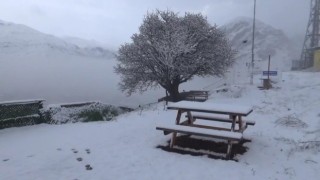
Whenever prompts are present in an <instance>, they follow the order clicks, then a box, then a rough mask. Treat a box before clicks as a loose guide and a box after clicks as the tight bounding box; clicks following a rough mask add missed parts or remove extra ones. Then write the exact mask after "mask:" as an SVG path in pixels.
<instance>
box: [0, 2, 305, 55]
mask: <svg viewBox="0 0 320 180" xmlns="http://www.w3.org/2000/svg"><path fill="white" fill-rule="evenodd" d="M309 6H310V1H309V0H257V19H260V20H262V21H264V22H266V23H268V24H271V25H273V26H274V27H276V28H279V29H283V30H284V31H285V32H286V33H287V34H288V35H289V36H292V35H295V34H304V33H305V32H304V31H305V30H306V25H307V21H308V16H309ZM155 9H160V10H165V9H170V10H174V11H177V12H180V13H181V14H183V13H184V12H186V11H189V12H201V13H203V14H205V15H206V16H207V17H208V20H209V21H210V22H211V23H212V24H213V23H216V24H217V25H223V24H225V23H227V22H228V21H230V20H232V19H234V18H236V17H238V16H247V17H252V16H253V0H1V2H0V19H1V20H4V21H9V22H14V23H19V24H25V25H27V26H30V27H32V28H34V29H37V30H39V31H41V32H45V33H48V34H53V35H56V36H75V37H80V38H84V39H89V40H91V39H93V40H97V41H100V42H103V43H105V44H107V45H108V46H109V47H110V48H113V49H116V48H117V47H118V46H119V45H120V44H123V43H124V42H129V41H130V37H131V35H132V34H133V33H135V32H137V31H138V27H139V26H140V25H141V23H142V19H143V17H144V15H145V14H146V12H147V11H153V10H155Z"/></svg>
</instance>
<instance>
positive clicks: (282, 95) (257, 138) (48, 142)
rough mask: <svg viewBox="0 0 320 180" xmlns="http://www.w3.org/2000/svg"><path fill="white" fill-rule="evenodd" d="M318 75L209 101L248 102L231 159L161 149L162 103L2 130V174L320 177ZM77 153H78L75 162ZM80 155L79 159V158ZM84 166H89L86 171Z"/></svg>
mask: <svg viewBox="0 0 320 180" xmlns="http://www.w3.org/2000/svg"><path fill="white" fill-rule="evenodd" d="M319 76H320V73H302V72H290V73H284V74H283V82H281V83H278V84H276V85H275V88H274V89H272V90H269V91H261V90H258V89H257V88H256V86H249V85H241V86H233V87H232V88H231V91H229V92H226V93H224V94H213V95H212V96H211V97H210V100H209V101H214V102H223V103H232V104H245V105H252V106H253V107H254V112H253V113H252V114H250V116H249V117H248V119H252V120H255V121H256V125H255V126H253V127H248V129H247V130H246V132H245V136H247V137H251V138H252V142H251V143H246V144H245V146H246V147H248V151H247V152H246V153H245V154H243V155H237V156H236V157H235V159H237V160H238V162H235V161H225V160H219V159H210V158H208V157H206V156H191V155H182V154H178V153H173V152H166V151H163V150H161V149H159V148H156V146H158V145H166V144H167V141H168V140H169V138H170V137H169V136H164V135H163V133H162V132H160V131H157V130H156V129H155V127H156V125H157V124H159V123H161V124H163V123H171V124H172V123H174V119H175V113H176V112H175V111H170V110H168V111H166V110H164V106H163V104H161V103H160V104H156V105H154V106H151V107H148V108H145V109H143V110H139V111H136V112H132V113H129V114H124V115H121V116H119V117H118V118H117V119H116V120H115V121H111V122H95V123H76V124H64V125H47V124H41V125H36V126H29V127H20V128H8V129H3V130H0V179H4V180H16V179H19V180H20V179H26V180H37V179H38V180H43V179H46V180H51V179H52V180H58V179H63V180H65V179H78V180H88V179H94V180H99V179H102V180H105V179H161V180H163V179H192V180H193V179H210V180H211V179H246V180H248V179H252V180H256V179H279V180H283V179H312V180H316V179H319V176H320V172H319V169H320V156H319V153H320V110H319V107H320V94H319V92H320V78H319ZM77 158H81V159H78V160H77ZM79 160H81V161H79ZM86 165H90V167H92V170H86Z"/></svg>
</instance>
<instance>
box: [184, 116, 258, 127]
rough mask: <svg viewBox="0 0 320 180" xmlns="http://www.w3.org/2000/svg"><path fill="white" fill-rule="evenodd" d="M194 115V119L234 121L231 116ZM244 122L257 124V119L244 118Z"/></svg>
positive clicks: (251, 124)
mask: <svg viewBox="0 0 320 180" xmlns="http://www.w3.org/2000/svg"><path fill="white" fill-rule="evenodd" d="M186 117H187V115H186ZM192 117H193V118H194V119H202V120H210V121H218V122H226V123H232V119H230V118H223V117H217V116H208V115H200V114H193V115H192ZM242 122H246V124H247V125H250V126H253V125H255V121H250V120H242Z"/></svg>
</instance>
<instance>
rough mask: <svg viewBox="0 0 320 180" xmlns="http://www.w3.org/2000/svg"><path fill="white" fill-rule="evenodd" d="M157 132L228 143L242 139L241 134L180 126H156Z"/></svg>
mask: <svg viewBox="0 0 320 180" xmlns="http://www.w3.org/2000/svg"><path fill="white" fill-rule="evenodd" d="M156 129H157V130H162V131H166V132H175V133H181V134H187V135H188V134H189V135H197V136H204V137H211V138H219V139H226V140H230V141H241V140H242V138H243V135H242V133H239V132H231V131H223V130H213V129H203V128H197V127H192V126H181V125H162V126H157V127H156Z"/></svg>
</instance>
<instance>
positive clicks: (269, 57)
mask: <svg viewBox="0 0 320 180" xmlns="http://www.w3.org/2000/svg"><path fill="white" fill-rule="evenodd" d="M270 60H271V55H269V62H268V79H270Z"/></svg>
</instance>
